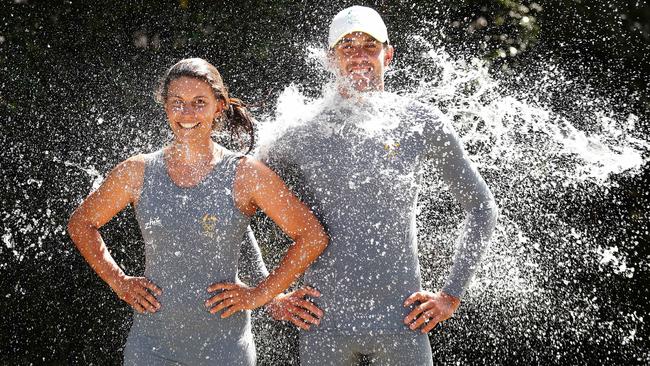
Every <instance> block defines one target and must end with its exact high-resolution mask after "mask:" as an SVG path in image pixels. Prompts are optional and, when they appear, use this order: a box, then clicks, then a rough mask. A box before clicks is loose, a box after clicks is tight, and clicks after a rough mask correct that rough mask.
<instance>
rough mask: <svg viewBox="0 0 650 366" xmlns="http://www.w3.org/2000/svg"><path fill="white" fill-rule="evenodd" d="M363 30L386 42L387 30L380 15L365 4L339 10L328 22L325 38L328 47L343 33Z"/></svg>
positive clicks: (332, 45)
mask: <svg viewBox="0 0 650 366" xmlns="http://www.w3.org/2000/svg"><path fill="white" fill-rule="evenodd" d="M353 32H363V33H366V34H369V35H371V36H372V37H373V38H374V39H376V40H378V41H379V42H381V43H384V42H388V31H387V30H386V24H384V21H383V20H382V19H381V15H379V13H377V12H376V11H375V10H374V9H371V8H368V7H365V6H357V5H355V6H351V7H349V8H346V9H343V10H341V11H340V12H339V13H338V14H336V16H335V17H334V19H332V23H330V32H329V36H328V39H327V43H328V44H329V48H332V47H334V45H336V44H337V43H338V42H339V41H340V40H341V38H343V36H344V35H346V34H350V33H353Z"/></svg>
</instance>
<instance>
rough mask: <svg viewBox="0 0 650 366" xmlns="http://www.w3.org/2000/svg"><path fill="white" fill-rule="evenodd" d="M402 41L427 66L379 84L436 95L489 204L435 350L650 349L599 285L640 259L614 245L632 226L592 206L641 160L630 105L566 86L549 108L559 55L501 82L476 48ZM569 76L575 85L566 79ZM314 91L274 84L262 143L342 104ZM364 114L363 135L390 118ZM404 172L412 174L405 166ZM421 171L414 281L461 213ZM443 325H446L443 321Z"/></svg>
mask: <svg viewBox="0 0 650 366" xmlns="http://www.w3.org/2000/svg"><path fill="white" fill-rule="evenodd" d="M412 40H413V43H415V44H417V45H418V46H419V47H420V48H422V49H425V50H426V51H425V52H423V53H422V59H421V62H422V64H423V65H422V68H423V69H425V70H428V71H429V73H430V74H429V77H428V78H423V77H420V76H418V75H417V74H416V73H413V72H412V69H411V68H406V69H400V68H395V69H392V70H391V71H390V73H389V75H388V77H389V79H390V80H391V81H389V82H388V84H387V85H388V87H387V89H392V90H396V91H397V93H398V94H400V95H401V96H402V98H396V97H394V95H393V94H391V93H386V95H387V96H385V98H389V99H390V100H391V101H392V102H393V103H399V101H401V102H405V101H409V100H419V101H422V102H424V103H427V104H430V105H433V106H437V107H438V108H440V109H441V110H442V111H443V112H444V114H445V115H446V116H447V117H448V118H449V119H451V120H452V124H453V126H454V127H455V129H456V130H457V131H458V132H459V134H460V136H461V138H462V140H463V142H464V143H465V146H466V149H467V150H468V152H469V154H470V156H471V159H472V161H473V162H474V163H475V164H476V165H477V166H478V167H479V170H480V171H481V173H482V174H483V176H484V178H485V179H486V181H487V182H488V184H489V186H490V187H491V189H492V191H493V193H494V195H495V197H496V199H497V204H498V206H499V207H500V217H499V222H498V225H497V229H496V232H495V235H494V237H493V240H492V245H491V247H490V248H489V250H488V253H487V255H486V257H485V258H484V260H483V262H482V265H481V268H480V269H479V271H478V273H477V276H476V278H475V280H474V281H473V284H472V286H471V287H470V290H469V291H468V294H467V295H466V299H465V301H464V306H463V307H461V310H460V314H459V316H458V318H459V319H457V320H452V321H450V322H448V324H449V325H444V326H443V332H442V333H440V334H438V335H436V336H434V337H432V344H433V349H434V359H438V360H441V361H442V362H444V363H458V362H468V361H474V362H476V361H477V360H481V361H482V362H485V363H493V362H503V360H506V359H512V358H513V357H522V358H521V359H523V360H527V362H542V363H544V362H564V361H574V362H575V361H579V360H585V359H589V358H590V357H592V356H593V354H594V353H592V352H594V349H599V351H598V352H597V353H598V354H602V353H603V351H602V349H603V348H613V349H616V352H613V353H614V354H618V355H619V357H621V358H622V359H627V360H632V361H634V362H640V361H643V360H645V361H648V360H650V353H649V352H648V350H647V348H644V347H643V341H642V340H641V339H639V338H638V336H637V335H638V333H639V331H640V329H641V328H643V327H645V325H644V323H643V322H644V316H643V315H642V314H639V313H637V310H635V309H633V308H632V307H629V306H626V305H623V304H619V303H618V299H617V298H616V297H614V298H612V297H610V296H611V295H609V294H608V293H607V291H606V290H605V288H606V287H607V283H608V281H609V279H610V278H612V277H613V276H621V277H623V278H628V279H629V278H633V277H634V275H635V272H636V271H638V269H635V268H633V267H630V266H629V264H628V260H627V259H626V257H625V254H624V253H625V252H630V250H633V249H634V248H635V247H637V246H638V245H639V242H638V241H635V240H634V239H629V241H626V242H621V238H622V237H625V236H626V230H630V226H631V225H630V223H629V222H627V223H626V222H625V218H624V217H621V216H623V215H622V214H621V216H619V217H614V218H613V220H615V221H618V222H617V223H616V224H614V225H612V224H611V223H608V221H610V220H612V218H611V217H609V218H607V217H606V216H603V217H594V216H596V215H597V214H596V213H595V212H598V211H599V210H600V211H602V210H603V208H602V207H598V204H597V203H594V202H599V200H600V201H601V202H602V200H603V198H605V200H606V199H607V198H608V197H611V198H610V199H612V200H614V201H615V200H616V198H615V196H613V195H612V193H611V192H612V191H613V190H615V189H617V188H618V187H619V184H618V183H617V181H618V179H620V177H621V176H623V177H632V176H635V175H638V174H639V173H640V172H641V171H642V169H643V168H644V165H645V164H647V154H648V151H649V150H650V143H649V142H648V141H647V140H646V139H644V138H643V137H642V136H641V135H640V133H639V132H638V130H637V127H638V124H639V117H638V116H636V115H634V114H632V113H628V114H623V115H620V114H619V115H617V114H615V113H614V112H612V109H613V108H611V103H610V102H608V101H607V100H606V99H605V98H602V97H600V98H598V97H594V96H593V95H590V94H588V93H584V94H581V93H578V94H577V95H576V96H573V95H571V96H569V95H568V94H567V96H566V98H574V99H572V100H570V104H571V105H573V106H574V108H575V109H568V108H567V109H559V110H557V109H556V108H553V106H552V103H550V102H551V101H548V100H545V95H544V91H546V90H549V89H554V88H563V87H564V84H567V83H569V81H567V78H566V77H564V75H563V74H562V71H561V69H560V68H559V67H554V66H553V65H548V66H547V68H546V70H545V71H544V72H543V73H542V75H543V77H541V78H538V79H537V80H534V81H535V82H534V83H533V86H532V87H523V86H520V87H516V88H513V87H512V86H510V85H508V84H507V83H504V82H501V81H500V80H497V78H496V77H495V76H493V75H492V74H491V73H490V72H489V71H488V67H487V65H486V64H485V63H484V62H482V61H480V60H478V59H475V58H474V59H470V60H469V61H466V60H456V59H454V58H453V57H451V56H450V55H449V54H448V53H446V52H445V51H444V49H441V48H437V47H435V46H434V45H432V44H430V43H428V42H427V41H425V40H424V39H422V38H420V37H413V39H412ZM307 53H308V57H309V58H310V59H311V65H312V66H314V67H315V68H316V69H320V72H325V71H324V70H322V69H323V68H326V62H325V61H324V57H325V56H324V52H323V51H322V50H319V49H317V48H313V47H312V48H309V49H308V51H307ZM519 77H520V76H517V75H514V76H509V78H510V80H517V79H518V78H519ZM391 82H392V84H391ZM573 83H574V86H575V87H578V88H580V85H579V84H580V83H579V82H578V81H576V80H574V81H573ZM582 84H583V85H582V87H583V88H588V84H586V83H582ZM391 87H392V88H391ZM321 95H322V96H320V97H308V96H307V92H306V91H305V90H304V88H303V87H302V86H300V85H291V86H289V87H287V88H286V89H285V90H284V92H283V93H282V94H281V95H280V97H279V100H278V103H277V106H276V114H275V116H267V117H266V118H265V120H264V122H263V123H262V124H261V126H260V147H259V148H260V150H261V151H262V155H263V154H264V151H265V149H266V147H267V144H269V143H270V142H271V141H273V140H274V139H275V138H276V137H277V136H278V135H281V134H282V133H283V131H286V130H287V129H291V128H295V127H297V126H301V125H303V124H306V123H310V121H311V119H312V118H313V116H315V115H316V114H317V113H318V112H319V111H322V110H323V109H326V108H328V107H332V105H331V104H333V103H341V100H340V99H337V98H336V97H335V96H336V90H335V87H334V84H333V83H331V82H330V83H328V84H326V85H325V86H324V88H323V89H322V90H321ZM366 99H370V100H371V103H370V104H373V103H372V101H377V105H381V104H382V103H386V100H385V99H384V98H381V97H377V96H373V97H368V96H366ZM382 99H383V100H382ZM393 107H394V108H396V109H399V106H394V105H393ZM375 113H376V116H375V118H374V119H373V122H374V123H376V125H375V126H372V125H369V126H361V127H365V129H366V132H367V133H368V136H369V137H370V136H372V135H374V134H377V133H379V134H381V133H382V131H383V132H386V131H389V130H390V128H391V126H390V125H385V124H382V121H383V115H382V114H381V112H379V109H377V110H376V112H375ZM389 119H390V118H389ZM312 123H313V122H312ZM311 127H313V130H314V133H323V128H322V127H323V126H318V125H313V126H311ZM414 128H416V129H417V128H418V126H417V125H414ZM617 177H619V178H618V179H615V178H617ZM404 179H405V180H410V184H415V179H416V178H415V177H414V176H408V177H404ZM354 183H355V182H351V184H354ZM357 183H358V182H357ZM420 183H421V184H420V202H419V209H420V214H419V216H418V219H419V222H418V224H419V231H420V232H419V243H420V244H419V245H420V256H421V261H422V263H423V265H422V271H423V277H424V280H425V281H424V286H425V288H429V289H436V288H440V287H441V286H442V284H443V282H444V279H445V278H446V274H447V273H446V272H445V271H447V270H448V269H449V268H450V265H451V258H452V252H453V245H452V243H453V242H454V240H455V238H456V235H457V233H458V230H459V227H458V225H459V224H460V223H461V222H462V212H461V210H460V209H459V207H457V205H456V204H455V202H454V201H453V198H452V197H451V195H450V194H449V193H448V192H447V191H446V189H445V187H444V185H443V184H442V183H441V182H440V181H439V179H438V178H437V176H436V173H435V172H434V171H432V169H431V168H426V169H425V175H424V179H423V180H422V181H421V182H420ZM590 204H593V205H594V207H590ZM601 205H602V203H601ZM591 209H593V211H592V210H591ZM620 221H623V222H620ZM646 229H647V228H646ZM627 234H628V235H627V236H628V237H629V236H630V235H629V234H630V233H629V232H627ZM619 247H620V248H626V250H625V251H624V250H621V249H619ZM638 265H640V266H644V267H648V265H649V263H647V262H642V263H639V264H638ZM447 327H449V328H450V329H451V330H452V331H451V332H449V333H448V332H445V331H444V330H445V329H447ZM461 334H462V335H461ZM468 338H470V339H468ZM451 349H455V350H458V349H462V350H465V351H466V352H467V354H472V355H473V356H472V357H474V359H473V358H472V357H470V358H463V357H467V356H460V355H454V354H450V352H448V351H446V350H451ZM477 350H478V351H477ZM499 353H501V355H499ZM605 353H606V352H605ZM620 355H623V356H620ZM613 360H614V361H615V359H613Z"/></svg>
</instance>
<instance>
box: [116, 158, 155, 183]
mask: <svg viewBox="0 0 650 366" xmlns="http://www.w3.org/2000/svg"><path fill="white" fill-rule="evenodd" d="M160 156H162V150H158V151H155V152H152V153H148V154H136V155H133V156H131V157H129V158H128V159H126V160H124V161H122V162H121V163H119V164H117V166H116V167H115V169H113V172H114V174H116V175H118V176H119V177H120V178H122V179H123V180H126V181H130V182H132V183H134V184H136V185H138V184H140V183H141V182H142V180H143V178H144V172H145V168H146V166H147V164H149V163H150V162H152V161H154V160H156V159H158V158H160Z"/></svg>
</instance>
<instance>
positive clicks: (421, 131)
mask: <svg viewBox="0 0 650 366" xmlns="http://www.w3.org/2000/svg"><path fill="white" fill-rule="evenodd" d="M383 98H384V101H385V103H375V104H374V105H373V104H371V103H367V104H364V102H359V103H356V104H355V102H354V100H351V99H348V100H344V99H342V98H340V97H339V100H335V101H332V102H331V103H327V106H329V107H323V108H322V110H320V111H319V112H317V113H315V114H314V115H313V117H310V119H309V120H307V121H304V122H303V123H302V124H299V125H298V126H297V127H295V128H290V129H288V130H286V131H285V132H284V133H283V134H282V135H281V136H280V137H279V138H278V139H277V140H275V141H274V142H273V143H272V144H271V145H270V146H269V147H268V148H267V150H262V151H261V152H260V157H261V160H263V161H266V162H267V164H268V165H269V166H271V167H272V168H273V169H275V170H276V171H277V172H278V174H279V175H280V176H281V177H282V178H283V179H284V180H285V181H286V182H287V183H289V184H291V183H292V181H293V183H294V184H293V185H294V189H295V190H296V193H297V194H298V196H299V197H300V198H301V199H302V200H303V201H304V202H306V203H307V204H308V205H309V206H310V207H311V208H312V210H313V211H314V213H315V214H316V216H317V217H318V218H319V220H320V221H321V222H322V223H323V225H324V226H325V227H326V229H327V232H328V234H329V235H330V243H329V246H328V247H327V249H326V250H325V252H324V253H323V254H322V255H321V256H320V257H319V258H318V259H317V260H316V261H315V262H314V263H313V264H312V265H311V266H310V267H309V269H308V270H307V271H306V272H305V276H304V282H305V284H306V285H310V286H313V287H315V288H316V289H318V290H319V291H320V292H321V294H322V296H321V297H319V298H316V299H314V302H315V303H316V305H317V306H319V307H320V308H321V309H323V311H324V313H325V315H324V316H323V318H322V320H321V323H320V325H319V326H318V327H312V329H311V330H309V331H308V332H301V348H300V351H301V352H300V359H301V363H302V364H303V365H312V364H314V365H330V364H332V365H347V364H354V363H355V362H356V361H355V360H356V359H357V357H358V356H359V355H360V354H366V355H369V356H371V359H373V360H375V361H376V362H377V363H379V364H394V365H401V364H404V365H406V364H408V365H421V364H430V363H431V350H430V348H429V347H430V346H429V342H428V339H427V336H426V335H422V334H420V333H419V332H414V331H412V330H410V329H408V328H407V327H406V326H405V325H404V323H403V319H404V318H405V317H406V315H407V314H408V313H409V312H410V311H411V310H412V309H410V308H404V307H403V302H404V300H405V299H406V298H407V297H408V296H409V295H411V294H412V293H414V292H416V291H419V290H421V289H422V286H421V281H420V266H419V263H418V254H417V253H418V246H417V230H416V214H417V196H418V191H419V183H420V180H421V176H422V171H423V168H424V164H432V165H433V166H434V167H435V168H436V170H437V172H438V174H439V176H440V177H441V178H442V180H443V181H444V182H445V183H446V185H447V187H448V188H449V191H450V192H451V193H452V194H453V196H454V197H455V198H456V200H457V201H458V202H459V203H460V204H461V206H462V207H463V209H464V210H465V212H466V220H465V225H464V228H463V230H462V232H461V233H460V235H459V242H458V247H457V250H456V255H455V258H454V264H453V267H452V269H451V274H450V277H449V278H448V279H447V282H446V285H445V287H444V288H443V290H444V291H445V292H446V293H448V294H451V295H454V296H457V297H461V296H462V295H463V293H464V292H465V289H466V288H467V286H468V283H469V282H470V279H471V277H472V275H473V273H474V271H475V269H476V267H477V265H478V263H479V261H480V259H481V257H482V254H483V253H484V252H485V249H486V247H487V244H488V242H489V239H490V236H491V234H492V231H493V228H494V225H495V218H496V205H495V202H494V198H493V197H492V194H491V193H490V190H489V189H488V187H487V185H486V184H485V182H484V181H483V179H482V178H481V176H480V174H479V173H478V171H477V170H476V168H475V167H474V166H473V165H472V164H471V162H470V161H469V159H468V157H467V154H466V153H465V151H464V149H463V147H462V143H461V142H460V140H459V138H458V136H457V135H456V133H455V131H454V130H453V128H452V127H451V125H450V124H449V122H447V121H446V120H445V118H444V116H443V115H442V114H441V113H440V112H438V111H437V110H434V109H432V108H430V107H428V106H426V105H423V104H421V103H417V102H413V101H406V100H404V99H403V98H401V97H399V96H397V95H395V94H391V93H384V94H383ZM280 122H281V121H280ZM280 125H282V123H280ZM378 335H381V336H382V337H384V338H386V337H388V338H390V339H392V340H390V341H389V340H385V341H384V342H376V340H377V339H379V338H381V337H379V338H377V336H378ZM391 336H394V339H393V338H391ZM395 342H397V343H395ZM382 343H383V344H384V346H381V344H382ZM388 345H390V347H389V346H388ZM391 350H393V351H394V350H400V351H399V352H397V353H396V352H393V351H391ZM355 355H356V356H355ZM400 357H402V358H400ZM414 357H415V358H414ZM387 360H390V361H387Z"/></svg>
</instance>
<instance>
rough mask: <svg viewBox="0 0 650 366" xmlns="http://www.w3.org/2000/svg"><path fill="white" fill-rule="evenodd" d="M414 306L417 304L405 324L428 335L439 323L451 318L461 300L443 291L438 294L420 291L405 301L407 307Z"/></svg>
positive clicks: (405, 319)
mask: <svg viewBox="0 0 650 366" xmlns="http://www.w3.org/2000/svg"><path fill="white" fill-rule="evenodd" d="M413 304H416V306H415V308H414V309H413V311H411V312H410V313H409V315H407V316H406V318H404V324H406V325H407V326H408V327H409V328H410V329H411V330H417V329H418V328H420V327H421V329H420V331H421V332H422V333H428V332H430V331H431V330H432V329H433V328H435V326H436V325H437V324H438V323H440V322H442V321H445V320H447V319H449V318H451V316H452V315H453V314H454V312H455V311H456V309H458V306H459V305H460V299H459V298H457V297H455V296H451V295H448V294H446V293H444V292H442V291H438V292H437V293H433V292H429V291H418V292H416V293H414V294H413V295H411V296H409V297H408V298H407V299H406V301H404V306H405V307H407V306H411V305H413Z"/></svg>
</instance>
